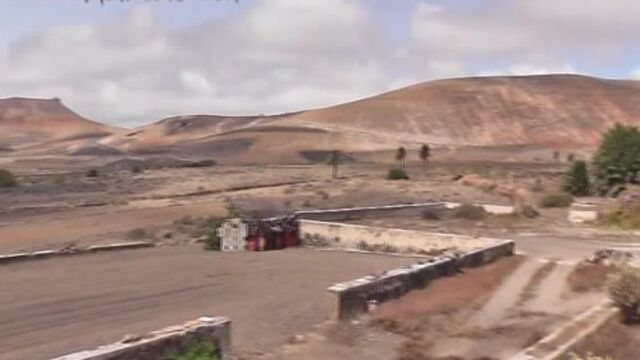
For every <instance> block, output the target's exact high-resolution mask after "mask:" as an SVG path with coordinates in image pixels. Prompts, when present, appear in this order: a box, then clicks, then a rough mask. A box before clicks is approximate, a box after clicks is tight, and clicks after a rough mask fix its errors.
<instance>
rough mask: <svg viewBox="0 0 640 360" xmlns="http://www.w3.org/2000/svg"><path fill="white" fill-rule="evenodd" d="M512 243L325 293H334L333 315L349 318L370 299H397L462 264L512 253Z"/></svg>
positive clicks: (452, 272) (480, 262)
mask: <svg viewBox="0 0 640 360" xmlns="http://www.w3.org/2000/svg"><path fill="white" fill-rule="evenodd" d="M514 251H515V245H514V242H513V241H511V240H504V241H502V242H501V243H500V244H497V245H493V246H490V247H486V248H483V249H480V250H476V251H472V252H469V253H466V254H463V255H461V256H459V257H448V258H441V259H438V260H435V261H432V262H424V261H421V262H418V263H416V264H413V265H410V266H406V267H402V268H398V269H394V270H391V271H388V272H386V273H384V274H382V275H380V276H373V275H370V276H366V277H363V278H360V279H356V280H352V281H348V282H344V283H339V284H335V285H333V286H331V287H330V288H329V289H328V292H329V293H331V294H333V295H335V296H336V309H335V314H334V316H335V318H337V319H339V320H347V319H351V318H353V317H355V316H357V315H359V314H361V313H365V312H367V311H368V305H369V302H370V301H375V302H378V303H380V302H384V301H387V300H390V299H394V298H398V297H400V296H402V295H404V294H406V293H407V292H409V291H411V290H415V289H422V288H424V287H426V286H427V285H429V283H430V282H431V281H433V280H435V279H438V278H441V277H444V276H450V275H455V274H457V273H458V272H459V271H460V268H462V267H475V266H480V265H483V264H486V263H489V262H492V261H495V260H496V259H498V258H500V257H503V256H510V255H513V254H514Z"/></svg>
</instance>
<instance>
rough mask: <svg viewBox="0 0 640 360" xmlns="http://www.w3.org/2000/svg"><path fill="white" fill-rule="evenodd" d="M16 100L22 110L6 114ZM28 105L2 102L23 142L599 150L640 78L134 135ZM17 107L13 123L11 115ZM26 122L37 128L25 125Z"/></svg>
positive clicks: (283, 157)
mask: <svg viewBox="0 0 640 360" xmlns="http://www.w3.org/2000/svg"><path fill="white" fill-rule="evenodd" d="M7 101H8V102H10V103H11V102H12V104H13V105H11V106H8V107H9V109H12V108H13V110H11V111H7V109H6V108H7ZM21 101H23V102H24V101H25V100H20V99H9V100H4V101H1V102H0V129H4V128H6V126H14V128H15V129H17V130H15V132H14V134H15V136H17V137H16V139H18V138H19V139H22V140H21V141H22V142H23V143H24V139H29V138H31V137H33V138H35V137H38V136H39V137H40V138H41V139H47V138H53V139H61V138H62V139H64V138H65V137H67V138H69V137H73V136H76V137H82V136H87V137H89V135H91V134H93V135H95V137H92V140H95V145H94V146H101V147H105V148H108V149H113V150H114V151H122V152H126V153H136V154H156V153H172V154H178V155H184V156H212V157H215V158H216V159H223V161H229V162H272V161H274V162H286V161H313V160H314V159H317V158H319V157H321V156H320V155H322V154H323V153H324V152H325V151H328V150H331V149H340V150H342V151H344V152H349V153H354V154H364V153H375V152H380V151H385V150H390V149H394V148H396V147H397V146H400V145H403V146H407V147H414V146H415V147H418V146H419V145H420V144H422V143H429V144H432V145H435V146H436V147H441V148H449V149H451V148H458V147H459V148H472V149H476V148H486V149H492V151H494V150H496V149H501V148H504V149H514V148H526V149H539V150H544V151H548V150H549V149H561V150H562V149H593V148H594V147H595V146H596V145H597V143H598V141H599V139H600V137H601V135H602V133H603V132H604V131H606V129H608V128H609V127H610V126H612V125H613V124H615V123H616V122H620V123H624V124H633V125H638V126H640V82H638V81H626V80H604V79H598V78H592V77H587V76H580V75H540V76H516V77H475V78H459V79H448V80H438V81H430V82H425V83H421V84H417V85H414V86H410V87H407V88H403V89H399V90H395V91H391V92H388V93H385V94H381V95H378V96H374V97H371V98H366V99H362V100H358V101H354V102H351V103H346V104H341V105H337V106H332V107H328V108H323V109H315V110H309V111H302V112H298V113H287V114H282V115H274V116H244V117H240V116H239V117H232V116H214V115H193V116H179V117H172V118H167V119H164V120H161V121H159V122H156V123H153V124H149V125H146V126H142V127H139V128H136V129H133V130H130V131H121V130H120V129H116V128H111V127H106V126H103V125H99V124H97V123H93V122H90V121H88V120H86V119H83V118H80V117H79V116H77V115H75V114H73V113H72V112H70V111H69V110H68V109H66V108H64V106H63V105H61V104H60V103H59V102H56V101H55V100H39V101H35V102H33V101H32V102H31V103H28V106H24V105H23V107H25V108H26V109H27V110H28V111H27V110H25V109H23V110H21V111H18V110H17V109H19V108H20V106H18V105H19V104H20V102H21ZM34 104H36V105H34ZM3 108H4V109H3ZM12 112H13V113H14V115H13V120H9V121H7V114H8V113H9V114H11V113H12ZM16 114H18V115H16ZM27 114H28V115H27ZM56 114H58V115H56ZM70 114H71V115H70ZM24 118H27V119H30V121H29V124H32V125H30V126H25V125H24V124H23V123H21V122H20V121H17V120H20V119H24ZM9 119H11V116H9ZM7 124H8V125H7ZM11 124H13V125H11ZM34 124H35V126H33V125H34ZM54 124H55V125H54ZM76 124H77V125H76ZM3 126H4V127H3ZM21 126H22V127H21ZM76 128H77V129H79V130H73V131H75V133H73V134H70V133H68V132H69V131H72V130H71V129H76ZM42 129H46V131H44V132H43V131H42ZM83 134H84V135H83ZM0 140H3V139H2V138H0ZM4 143H5V144H7V141H6V140H5V142H4ZM8 143H9V145H10V144H11V142H10V141H9V142H8ZM18 143H20V141H18ZM0 145H2V143H0ZM5 146H6V145H5ZM498 154H499V151H498ZM492 156H496V155H495V154H494V155H492Z"/></svg>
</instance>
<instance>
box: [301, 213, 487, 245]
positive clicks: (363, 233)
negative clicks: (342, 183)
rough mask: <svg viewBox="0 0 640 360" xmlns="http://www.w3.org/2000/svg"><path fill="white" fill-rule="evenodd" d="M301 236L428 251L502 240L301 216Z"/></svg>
mask: <svg viewBox="0 0 640 360" xmlns="http://www.w3.org/2000/svg"><path fill="white" fill-rule="evenodd" d="M299 224H300V230H299V231H300V238H301V239H302V242H303V243H305V244H308V245H317V246H327V247H334V248H345V249H357V248H358V244H359V243H360V242H364V243H366V244H368V245H391V246H394V247H396V248H399V249H400V250H402V249H406V248H414V249H419V250H424V251H428V252H437V251H439V250H450V249H455V250H460V251H463V252H469V251H472V250H474V249H479V248H483V247H488V246H491V245H495V244H497V243H499V242H500V240H497V239H492V238H474V237H471V236H464V235H454V234H440V233H430V232H423V231H413V230H403V229H389V228H380V227H371V226H363V225H352V224H342V223H333V222H322V221H314V220H300V222H299Z"/></svg>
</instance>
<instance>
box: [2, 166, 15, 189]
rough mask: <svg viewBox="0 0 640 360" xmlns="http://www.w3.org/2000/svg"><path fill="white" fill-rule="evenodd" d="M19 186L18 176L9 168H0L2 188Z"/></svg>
mask: <svg viewBox="0 0 640 360" xmlns="http://www.w3.org/2000/svg"><path fill="white" fill-rule="evenodd" d="M16 186H18V182H17V181H16V177H15V176H14V175H13V173H12V172H10V171H9V170H4V169H0V188H10V187H16Z"/></svg>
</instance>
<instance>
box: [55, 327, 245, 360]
mask: <svg viewBox="0 0 640 360" xmlns="http://www.w3.org/2000/svg"><path fill="white" fill-rule="evenodd" d="M194 341H210V342H212V343H213V344H214V345H215V346H216V348H217V349H218V352H219V355H220V359H222V360H230V359H231V358H232V357H231V321H230V320H229V319H227V318H224V317H213V318H210V317H203V318H200V319H197V320H194V321H190V322H187V323H185V324H183V325H178V326H172V327H168V328H166V329H163V330H159V331H155V332H152V333H150V334H147V335H144V336H141V337H140V338H135V339H128V340H127V341H121V342H116V343H113V344H110V345H105V346H102V347H99V348H97V349H95V350H88V351H81V352H78V353H75V354H70V355H65V356H61V357H58V358H55V359H51V360H163V359H165V357H166V356H167V355H169V354H171V353H174V352H179V351H183V350H184V349H185V348H187V347H188V346H189V345H190V344H192V343H193V342H194Z"/></svg>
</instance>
